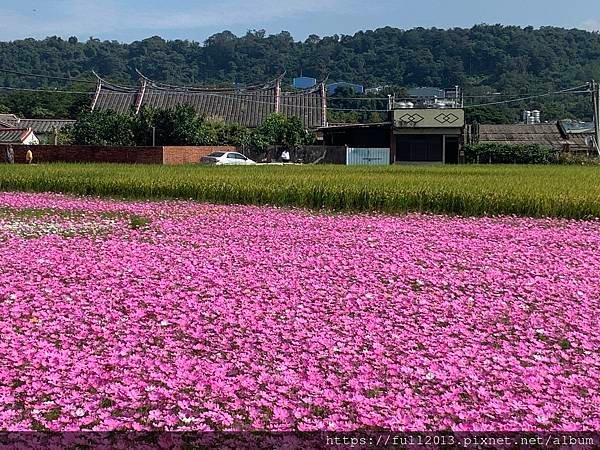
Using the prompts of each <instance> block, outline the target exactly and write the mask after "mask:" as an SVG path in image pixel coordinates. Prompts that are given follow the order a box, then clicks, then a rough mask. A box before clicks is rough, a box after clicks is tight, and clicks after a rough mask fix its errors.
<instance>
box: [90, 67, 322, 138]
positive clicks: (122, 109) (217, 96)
mask: <svg viewBox="0 0 600 450" xmlns="http://www.w3.org/2000/svg"><path fill="white" fill-rule="evenodd" d="M139 75H140V86H139V87H137V88H133V87H125V86H119V85H116V84H113V83H110V82H108V81H106V80H103V79H102V78H100V77H98V85H97V89H96V95H95V96H94V99H93V102H92V110H101V111H102V110H112V111H116V112H118V113H122V114H138V113H139V112H140V111H141V110H142V109H143V108H146V107H150V108H164V109H170V108H174V107H176V106H178V105H190V106H191V107H193V108H194V109H195V110H196V111H197V112H198V114H199V115H203V116H206V117H212V118H219V119H222V120H224V121H225V122H226V123H231V124H239V125H244V126H247V127H257V126H258V125H260V124H261V123H262V122H263V121H264V120H265V119H266V118H267V117H268V116H269V115H270V114H272V113H281V114H285V115H287V116H295V117H298V118H299V119H300V120H301V121H302V123H303V124H304V126H305V127H306V128H316V127H319V126H323V125H326V123H327V122H326V109H327V100H326V93H325V86H324V84H323V83H319V84H317V85H316V86H314V87H312V88H310V89H304V90H301V91H299V92H282V90H281V79H282V77H279V78H277V79H275V80H273V81H271V82H268V83H264V84H256V85H252V86H245V87H236V88H208V87H186V86H174V85H168V84H164V83H159V82H156V81H153V80H150V79H149V78H147V77H145V76H144V75H142V74H141V73H140V74H139Z"/></svg>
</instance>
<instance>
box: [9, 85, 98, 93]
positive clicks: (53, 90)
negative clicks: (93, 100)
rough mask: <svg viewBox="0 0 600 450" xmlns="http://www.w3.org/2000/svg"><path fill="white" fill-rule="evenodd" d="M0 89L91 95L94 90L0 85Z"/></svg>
mask: <svg viewBox="0 0 600 450" xmlns="http://www.w3.org/2000/svg"><path fill="white" fill-rule="evenodd" d="M0 90H4V91H18V92H40V93H49V94H52V93H54V94H80V95H81V94H89V95H92V94H94V93H95V92H83V91H65V90H59V89H27V88H15V87H10V86H0Z"/></svg>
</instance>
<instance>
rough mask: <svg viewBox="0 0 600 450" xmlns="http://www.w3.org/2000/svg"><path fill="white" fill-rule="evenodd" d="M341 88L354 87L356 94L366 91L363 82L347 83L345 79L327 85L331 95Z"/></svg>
mask: <svg viewBox="0 0 600 450" xmlns="http://www.w3.org/2000/svg"><path fill="white" fill-rule="evenodd" d="M340 88H348V89H352V90H353V91H354V93H355V94H364V93H365V87H364V86H363V85H362V84H354V83H347V82H345V81H340V82H337V83H331V84H328V85H327V93H328V94H329V95H333V94H335V93H336V91H337V90H338V89H340Z"/></svg>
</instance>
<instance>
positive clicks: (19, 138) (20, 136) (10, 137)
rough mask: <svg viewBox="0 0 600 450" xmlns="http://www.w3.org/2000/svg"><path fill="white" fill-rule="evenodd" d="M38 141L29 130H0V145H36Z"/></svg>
mask: <svg viewBox="0 0 600 450" xmlns="http://www.w3.org/2000/svg"><path fill="white" fill-rule="evenodd" d="M39 143H40V140H39V139H38V138H37V136H36V135H35V133H34V132H33V130H32V129H31V128H0V144H4V145H7V144H13V145H37V144H39Z"/></svg>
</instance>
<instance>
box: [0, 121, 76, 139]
mask: <svg viewBox="0 0 600 450" xmlns="http://www.w3.org/2000/svg"><path fill="white" fill-rule="evenodd" d="M74 124H75V120H69V119H21V118H20V117H18V116H15V115H14V114H0V129H2V128H21V129H25V128H31V129H32V130H33V132H34V133H35V135H36V137H37V138H38V139H39V141H40V142H41V143H47V144H51V143H54V136H55V133H57V132H59V131H60V130H62V129H64V128H66V127H70V126H73V125H74Z"/></svg>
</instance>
